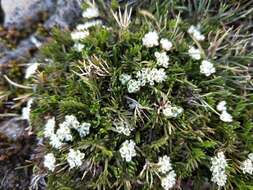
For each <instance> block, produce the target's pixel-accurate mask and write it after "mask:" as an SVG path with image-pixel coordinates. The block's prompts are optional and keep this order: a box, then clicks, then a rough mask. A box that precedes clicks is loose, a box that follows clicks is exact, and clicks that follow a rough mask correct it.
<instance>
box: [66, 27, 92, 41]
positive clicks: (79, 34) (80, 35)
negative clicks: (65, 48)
mask: <svg viewBox="0 0 253 190" xmlns="http://www.w3.org/2000/svg"><path fill="white" fill-rule="evenodd" d="M89 34H90V33H89V31H78V30H77V31H73V32H71V38H72V40H74V41H79V40H82V39H84V38H86V37H87V36H89Z"/></svg>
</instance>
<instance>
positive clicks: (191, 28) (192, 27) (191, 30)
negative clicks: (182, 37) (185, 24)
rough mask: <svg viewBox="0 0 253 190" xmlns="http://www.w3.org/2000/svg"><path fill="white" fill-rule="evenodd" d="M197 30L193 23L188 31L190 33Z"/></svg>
mask: <svg viewBox="0 0 253 190" xmlns="http://www.w3.org/2000/svg"><path fill="white" fill-rule="evenodd" d="M195 30H196V27H195V26H193V25H191V26H190V28H188V30H187V32H188V33H189V34H193V33H194V32H195Z"/></svg>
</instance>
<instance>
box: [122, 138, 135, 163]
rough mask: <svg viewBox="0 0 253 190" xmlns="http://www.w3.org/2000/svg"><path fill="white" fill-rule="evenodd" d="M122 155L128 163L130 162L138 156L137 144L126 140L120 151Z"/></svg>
mask: <svg viewBox="0 0 253 190" xmlns="http://www.w3.org/2000/svg"><path fill="white" fill-rule="evenodd" d="M119 152H120V155H121V157H122V158H123V159H125V160H126V162H130V161H131V160H132V158H133V157H135V156H136V151H135V142H134V141H133V140H126V141H125V142H123V143H122V145H121V148H120V149H119Z"/></svg>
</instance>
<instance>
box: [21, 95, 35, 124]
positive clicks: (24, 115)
mask: <svg viewBox="0 0 253 190" xmlns="http://www.w3.org/2000/svg"><path fill="white" fill-rule="evenodd" d="M33 100H34V99H33V98H30V99H29V100H28V101H27V103H26V107H24V108H23V109H22V119H25V120H27V121H28V122H30V112H31V107H32V104H33Z"/></svg>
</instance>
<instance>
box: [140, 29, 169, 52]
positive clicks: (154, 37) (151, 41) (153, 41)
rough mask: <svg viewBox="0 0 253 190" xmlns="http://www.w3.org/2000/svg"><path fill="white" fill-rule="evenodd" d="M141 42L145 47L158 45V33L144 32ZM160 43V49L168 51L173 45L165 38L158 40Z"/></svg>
mask: <svg viewBox="0 0 253 190" xmlns="http://www.w3.org/2000/svg"><path fill="white" fill-rule="evenodd" d="M142 44H143V45H144V46H145V47H147V48H151V47H155V46H158V45H159V36H158V33H157V32H156V31H153V32H148V33H147V34H145V35H144V37H143V38H142ZM160 44H161V47H162V49H163V50H165V51H170V50H171V48H172V46H173V45H172V43H171V41H169V40H168V39H166V38H162V39H161V40H160Z"/></svg>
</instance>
